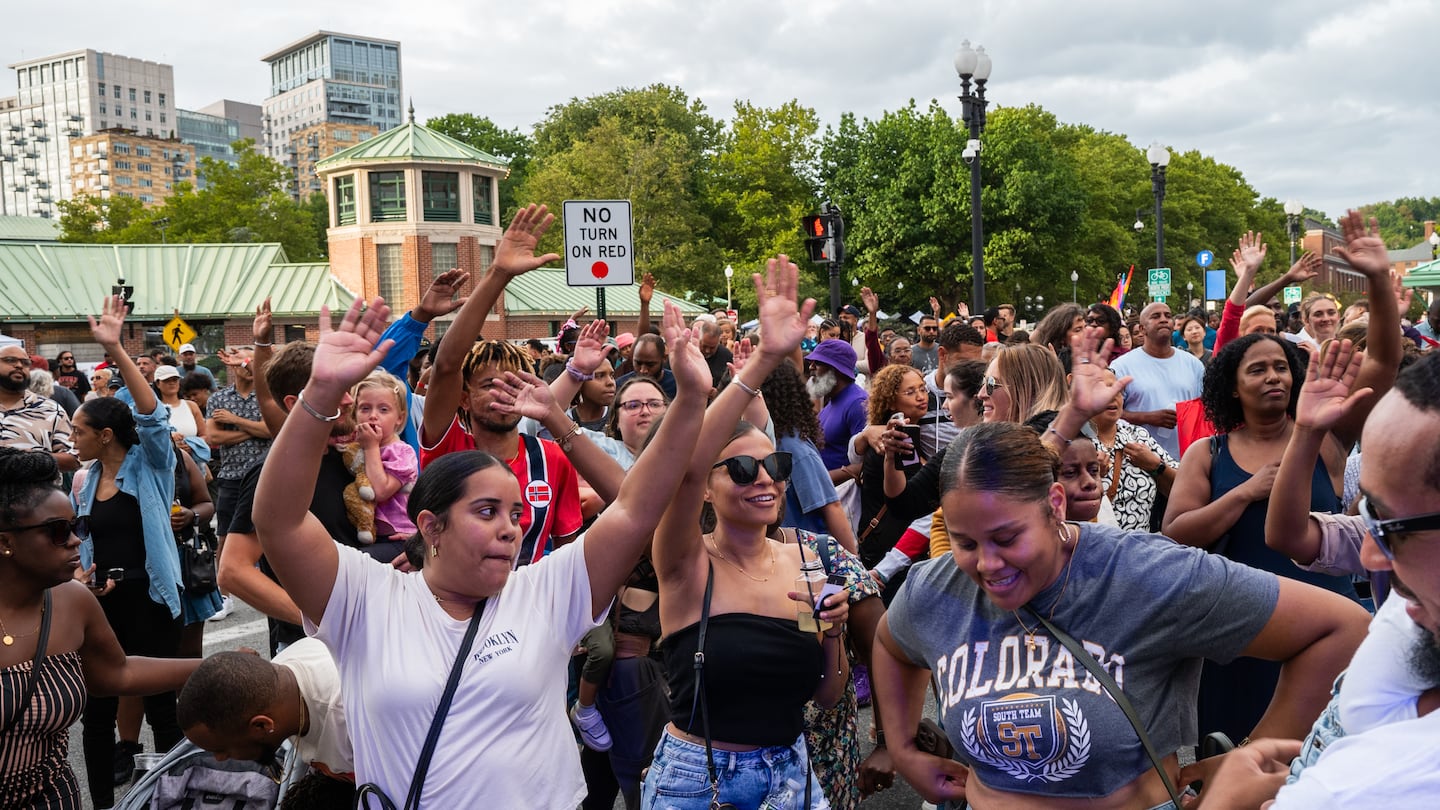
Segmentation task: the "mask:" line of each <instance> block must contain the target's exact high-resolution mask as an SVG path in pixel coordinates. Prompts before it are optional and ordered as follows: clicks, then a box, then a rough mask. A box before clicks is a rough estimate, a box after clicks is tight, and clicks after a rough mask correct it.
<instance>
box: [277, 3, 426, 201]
mask: <svg viewBox="0 0 1440 810" xmlns="http://www.w3.org/2000/svg"><path fill="white" fill-rule="evenodd" d="M261 60H262V61H264V62H265V63H266V64H268V65H269V66H270V96H269V97H268V98H266V99H265V102H264V104H263V105H262V107H263V110H264V113H263V128H264V143H265V153H266V154H268V155H269V156H270V157H272V158H274V159H275V160H278V161H280V162H281V163H284V164H286V165H287V166H294V165H296V163H297V162H298V161H297V160H296V159H293V156H295V155H298V153H299V151H300V148H301V145H300V144H297V143H296V142H295V133H296V132H297V131H298V130H302V129H307V128H309V127H313V126H315V125H316V124H321V123H334V124H349V125H357V126H373V127H375V128H376V131H379V132H385V131H387V130H390V129H394V128H395V127H398V126H400V122H401V109H400V107H401V96H402V92H403V91H402V88H403V84H402V81H401V73H400V43H399V42H396V41H394V40H388V39H373V38H370V37H356V36H351V35H349V34H337V33H334V32H331V31H316V32H315V33H313V34H310V35H309V36H307V37H304V38H302V39H300V40H298V41H296V42H293V43H291V44H289V45H286V46H285V47H283V48H281V49H279V50H277V51H275V52H273V53H270V54H267V55H265V56H263V57H261ZM309 181H310V178H309V177H303V178H302V177H299V176H297V177H296V178H295V181H294V184H293V186H292V188H291V191H292V193H293V194H294V195H295V196H296V197H297V198H298V197H299V196H301V192H302V191H304V190H306V189H308V188H309V185H310V182H309Z"/></svg>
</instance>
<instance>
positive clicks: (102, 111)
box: [100, 101, 109, 115]
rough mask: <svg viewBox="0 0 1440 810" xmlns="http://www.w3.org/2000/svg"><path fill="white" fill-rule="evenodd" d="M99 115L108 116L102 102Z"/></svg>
mask: <svg viewBox="0 0 1440 810" xmlns="http://www.w3.org/2000/svg"><path fill="white" fill-rule="evenodd" d="M100 114H101V115H108V114H109V111H108V110H106V109H105V102H103V101H102V102H100Z"/></svg>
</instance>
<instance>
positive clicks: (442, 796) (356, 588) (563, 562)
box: [305, 537, 604, 808]
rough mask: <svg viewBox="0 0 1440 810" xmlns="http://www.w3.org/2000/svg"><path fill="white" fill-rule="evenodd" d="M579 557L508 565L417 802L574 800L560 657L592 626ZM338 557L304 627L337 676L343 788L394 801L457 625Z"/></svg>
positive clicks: (415, 578)
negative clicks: (326, 596) (345, 741)
mask: <svg viewBox="0 0 1440 810" xmlns="http://www.w3.org/2000/svg"><path fill="white" fill-rule="evenodd" d="M584 548H585V540H584V538H583V537H582V538H581V539H579V540H576V541H575V542H574V543H571V544H569V545H567V546H565V547H563V548H561V549H559V550H558V551H556V552H555V553H553V554H551V555H549V556H547V557H546V558H545V559H543V560H541V561H540V562H537V563H535V564H533V565H527V566H522V567H521V568H519V569H518V570H516V571H514V572H513V573H511V574H510V579H509V581H508V582H506V584H505V587H504V589H503V590H502V591H501V592H500V594H499V595H498V596H495V597H492V598H491V599H490V600H489V602H488V603H487V604H486V605H485V611H484V613H483V615H482V617H481V619H480V626H479V629H478V632H477V633H476V636H475V642H474V645H473V647H472V649H471V652H470V658H469V660H468V661H466V665H465V668H464V672H463V674H462V676H461V679H460V685H459V688H458V689H456V691H455V697H454V700H453V702H452V703H451V705H450V711H449V714H448V715H447V717H446V720H445V725H444V728H443V730H442V731H441V734H440V740H439V743H438V745H437V746H436V748H435V754H434V756H433V757H432V758H431V760H430V772H429V776H428V777H427V778H426V780H425V789H424V792H423V794H422V796H421V806H423V807H494V808H501V807H578V806H579V805H580V802H581V800H582V799H583V798H584V797H585V780H584V777H583V776H582V775H581V772H580V754H579V751H578V749H577V748H576V745H575V735H574V732H573V731H571V728H570V722H569V720H568V719H567V717H566V714H565V689H566V681H567V678H568V672H569V667H568V664H569V660H570V653H571V651H572V650H573V649H574V647H575V644H576V643H577V642H579V640H580V638H581V637H582V636H584V635H585V633H587V632H588V631H590V630H591V629H592V628H594V627H595V626H597V624H598V622H597V621H595V619H594V618H593V617H592V616H591V612H590V579H589V576H588V573H587V571H586V568H585V551H584ZM339 552H340V561H339V568H338V570H337V572H336V576H335V588H334V590H333V591H332V592H331V594H330V601H329V603H328V604H327V605H326V606H325V618H324V621H323V623H322V624H321V626H320V627H318V628H316V627H315V626H314V625H313V624H311V623H310V622H309V620H308V619H307V620H306V623H305V629H306V632H308V633H310V634H311V635H313V636H315V637H316V638H318V639H320V640H321V641H323V642H325V646H327V647H329V648H330V652H331V654H332V655H334V657H335V662H336V664H337V665H338V666H339V669H340V683H341V688H342V690H343V692H344V694H345V696H346V703H347V704H348V705H349V706H350V707H351V711H350V714H349V718H348V720H349V725H350V736H351V740H352V741H353V743H354V748H355V781H356V782H357V783H360V784H364V783H367V782H373V783H375V784H377V785H378V786H380V788H381V789H382V790H384V791H385V793H386V795H388V796H389V797H390V798H391V800H392V801H394V802H395V803H396V805H397V806H398V805H400V804H402V803H404V801H405V796H406V795H407V793H408V792H409V790H410V780H411V777H412V776H413V775H414V771H415V764H416V761H417V760H418V759H419V757H420V751H421V749H422V748H423V747H424V744H425V737H426V734H427V733H428V732H429V730H430V722H431V720H432V719H433V718H434V715H435V707H436V706H437V705H439V703H440V695H441V694H442V693H443V692H444V690H445V682H446V680H447V679H448V678H449V675H450V668H451V666H452V665H453V664H454V662H455V654H456V652H457V651H458V650H459V649H460V642H461V641H462V640H463V639H464V637H465V630H466V628H467V627H468V625H469V622H468V621H457V620H455V619H453V618H451V617H450V616H449V615H448V614H446V613H445V611H443V610H442V609H441V608H440V605H439V604H438V603H436V601H435V597H434V595H433V594H432V593H431V592H430V589H429V588H428V587H427V586H426V585H425V582H424V579H423V578H422V577H421V575H419V574H405V573H401V572H400V571H397V570H396V569H394V568H391V567H390V566H388V565H382V564H380V563H378V562H376V561H375V560H373V559H371V558H370V557H368V556H366V555H365V554H362V553H361V552H359V551H356V550H355V549H351V548H344V547H342V548H340V549H339ZM600 618H601V620H603V619H604V616H603V615H602V616H601V617H600Z"/></svg>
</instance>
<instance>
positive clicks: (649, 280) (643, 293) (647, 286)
mask: <svg viewBox="0 0 1440 810" xmlns="http://www.w3.org/2000/svg"><path fill="white" fill-rule="evenodd" d="M654 297H655V277H654V276H652V275H650V274H649V273H646V274H645V275H643V276H641V277H640V303H642V304H648V303H650V299H652V298H654Z"/></svg>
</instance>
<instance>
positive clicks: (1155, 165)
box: [1136, 141, 1170, 267]
mask: <svg viewBox="0 0 1440 810" xmlns="http://www.w3.org/2000/svg"><path fill="white" fill-rule="evenodd" d="M1145 157H1146V158H1147V159H1148V160H1149V161H1150V188H1151V190H1152V191H1154V192H1155V266H1156V267H1164V266H1165V212H1164V210H1163V209H1162V208H1161V203H1163V202H1164V201H1165V167H1166V166H1169V165H1170V150H1169V149H1168V148H1167V147H1165V146H1164V145H1163V144H1161V143H1160V142H1159V141H1156V142H1155V143H1152V144H1150V148H1149V149H1146V150H1145ZM1136 222H1139V219H1138V218H1137V219H1136Z"/></svg>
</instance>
